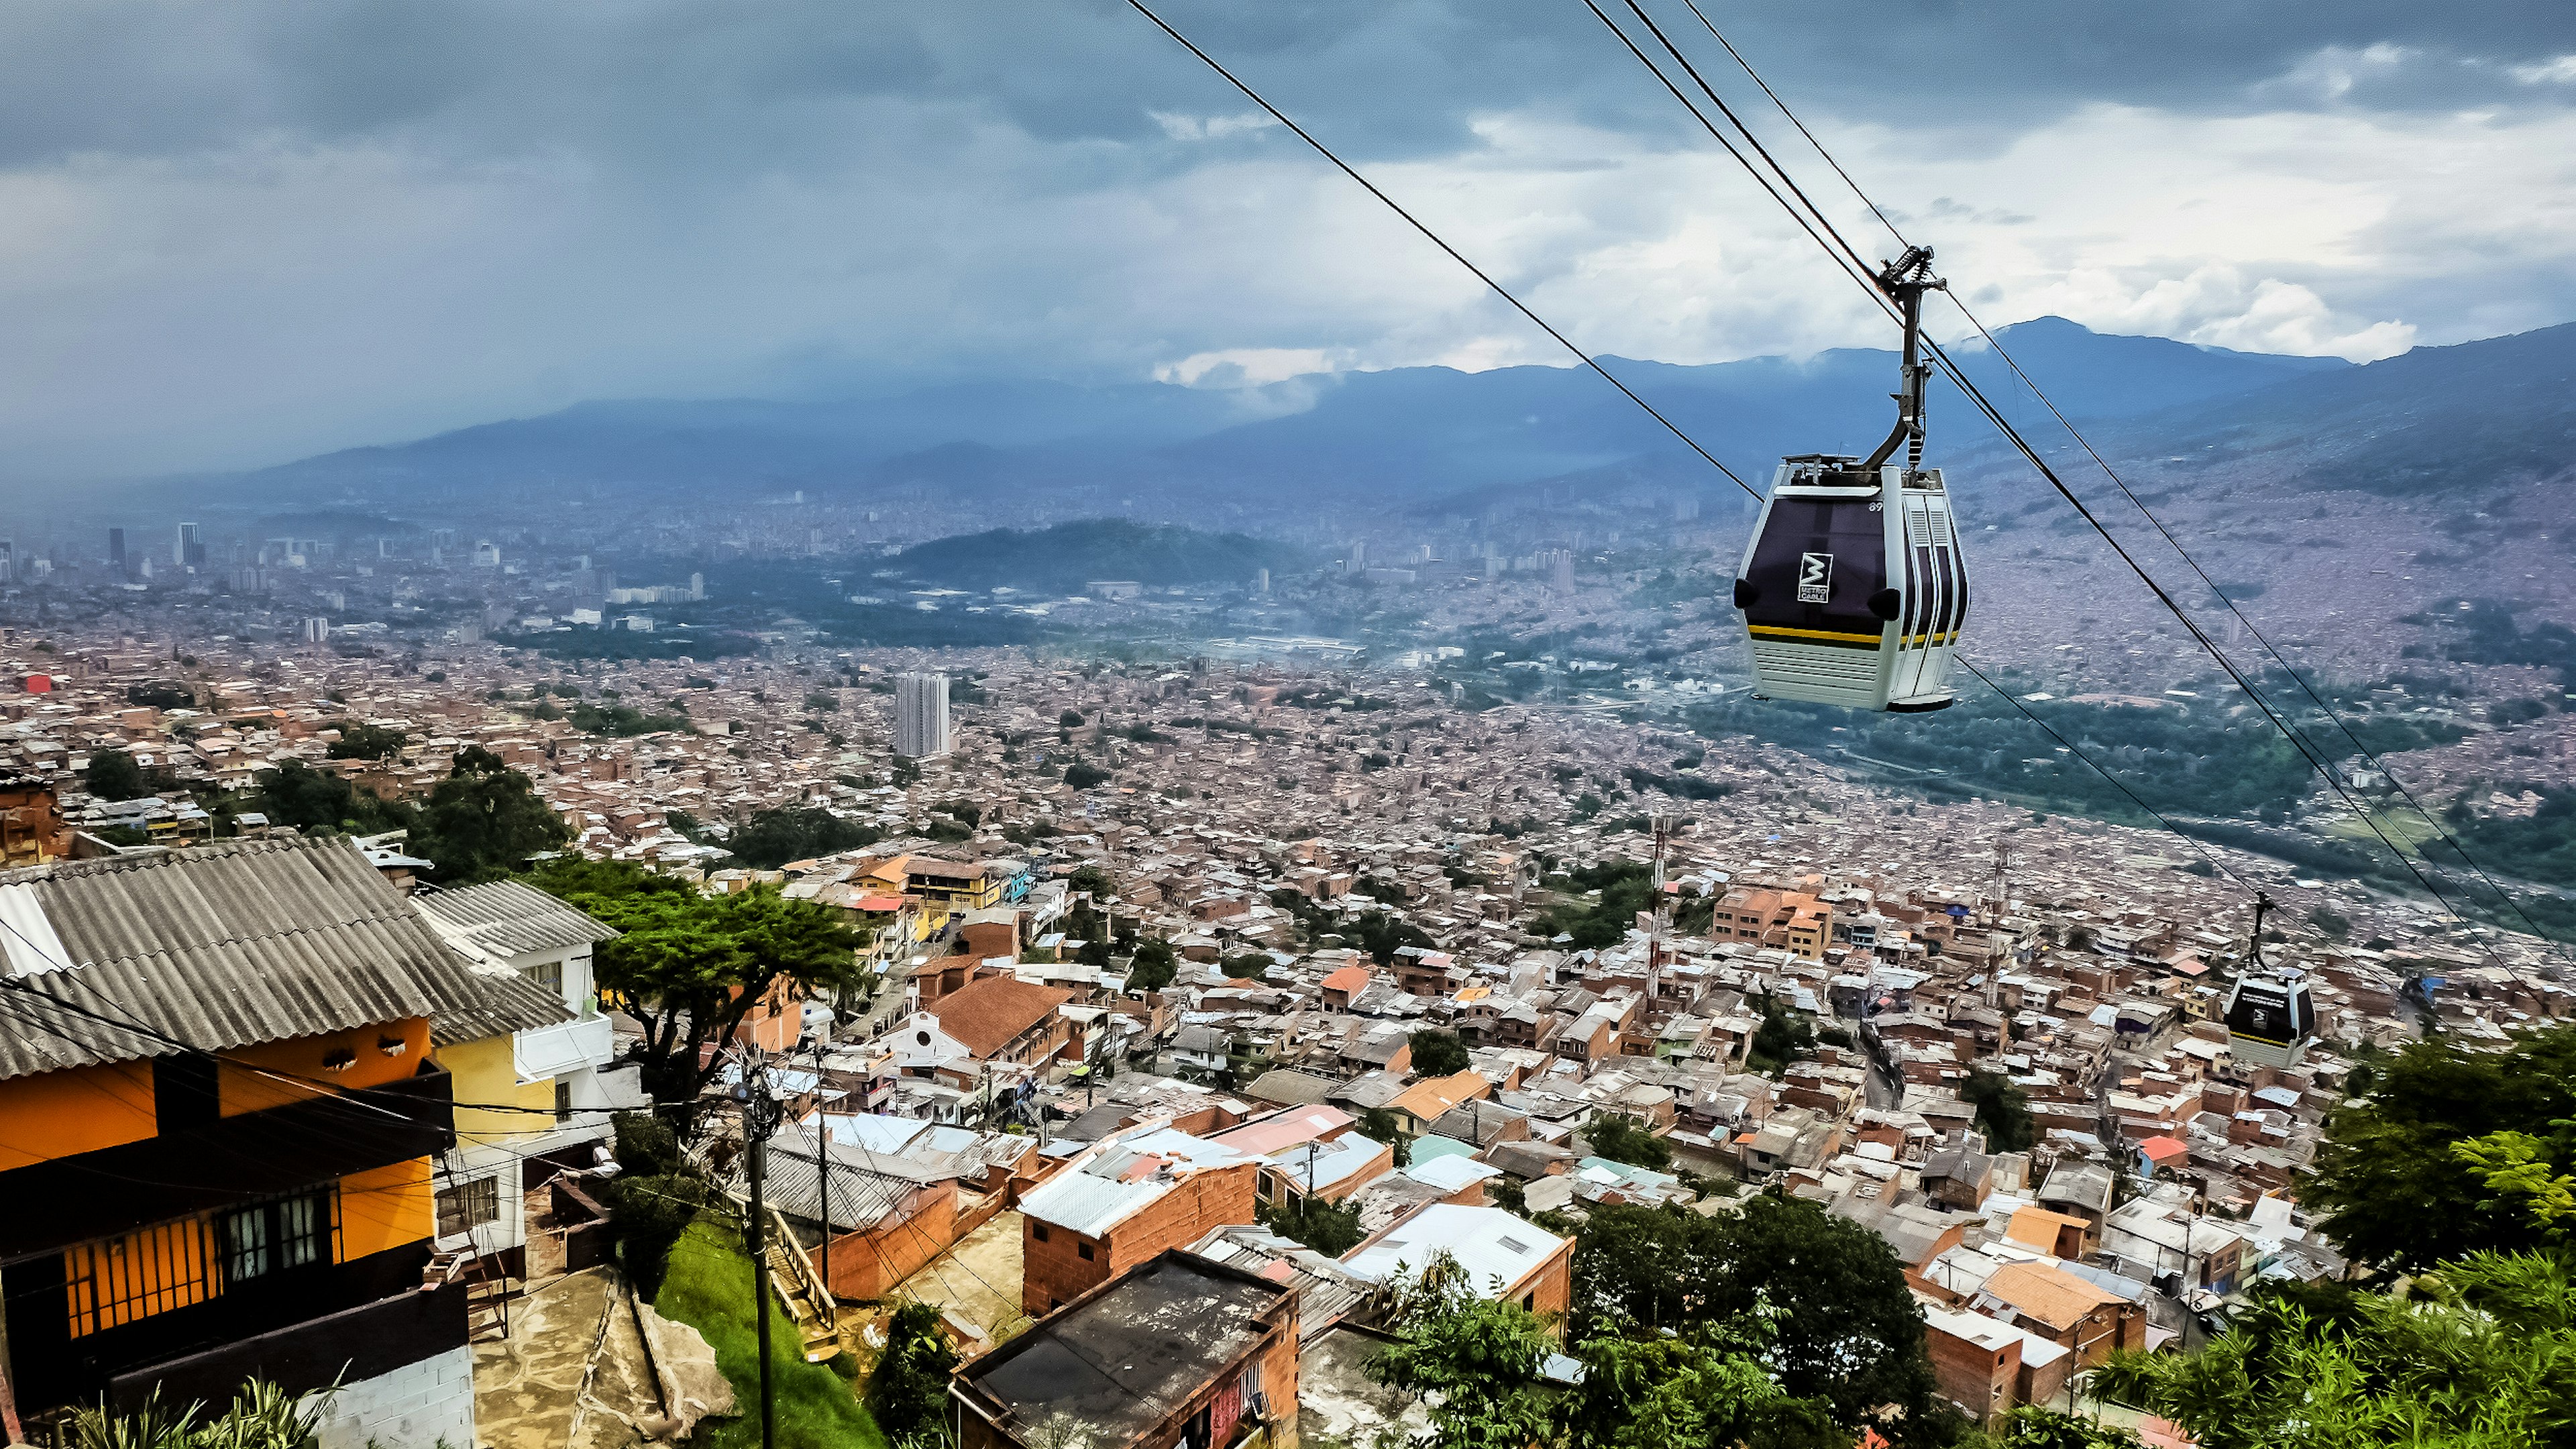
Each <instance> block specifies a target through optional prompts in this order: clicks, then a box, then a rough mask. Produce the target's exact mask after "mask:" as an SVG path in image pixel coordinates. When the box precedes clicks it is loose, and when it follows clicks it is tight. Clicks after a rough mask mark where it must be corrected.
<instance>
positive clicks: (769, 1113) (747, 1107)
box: [734, 1047, 828, 1449]
mask: <svg viewBox="0 0 2576 1449" xmlns="http://www.w3.org/2000/svg"><path fill="white" fill-rule="evenodd" d="M734 1100H736V1101H738V1102H740V1103H741V1104H742V1135H743V1146H744V1147H745V1149H746V1150H747V1151H748V1152H749V1153H750V1162H751V1167H750V1178H751V1184H750V1185H751V1214H750V1220H749V1222H748V1223H747V1224H746V1225H745V1226H744V1229H743V1243H744V1246H745V1247H747V1248H749V1249H750V1251H751V1302H752V1318H753V1321H754V1325H755V1327H754V1331H755V1332H756V1333H758V1334H759V1336H760V1445H761V1449H776V1444H777V1440H778V1400H777V1396H776V1395H775V1394H774V1393H773V1392H772V1391H771V1385H770V1373H769V1253H768V1248H767V1234H765V1233H763V1232H762V1231H761V1229H762V1227H763V1222H762V1219H763V1218H764V1217H765V1216H766V1215H767V1213H768V1211H769V1208H768V1205H767V1204H766V1203H765V1202H764V1201H763V1200H762V1198H761V1193H760V1187H761V1169H762V1167H763V1166H764V1165H765V1164H766V1162H767V1159H768V1157H769V1134H770V1132H771V1130H772V1129H774V1128H775V1127H776V1126H777V1124H778V1103H777V1102H776V1101H775V1100H774V1099H772V1098H771V1097H770V1095H769V1073H768V1070H767V1063H766V1062H764V1061H763V1060H762V1059H761V1052H760V1049H759V1048H758V1047H750V1048H747V1049H745V1050H744V1052H743V1055H742V1084H741V1085H740V1086H738V1087H736V1088H735V1089H734ZM827 1227H828V1225H827Z"/></svg>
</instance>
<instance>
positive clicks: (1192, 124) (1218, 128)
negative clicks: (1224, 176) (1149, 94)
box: [1145, 110, 1279, 141]
mask: <svg viewBox="0 0 2576 1449" xmlns="http://www.w3.org/2000/svg"><path fill="white" fill-rule="evenodd" d="M1145 114H1146V115H1148V116H1151V117H1153V120H1154V124H1155V125H1157V126H1160V127H1162V128H1163V134H1164V135H1166V136H1169V137H1170V138H1172V139H1173V140H1175V141H1222V140H1224V139H1225V138H1227V137H1229V136H1245V135H1250V134H1251V133H1253V132H1255V131H1267V130H1269V129H1271V128H1272V127H1274V126H1277V125H1278V124H1279V118H1278V117H1276V116H1273V115H1271V114H1270V113H1269V112H1267V111H1245V112H1243V113H1242V114H1240V115H1234V116H1187V115H1183V114H1181V113H1180V112H1178V111H1155V110H1148V111H1147V112H1146V113H1145Z"/></svg>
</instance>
